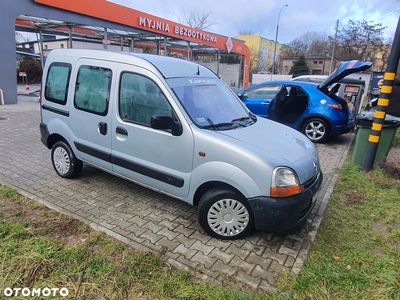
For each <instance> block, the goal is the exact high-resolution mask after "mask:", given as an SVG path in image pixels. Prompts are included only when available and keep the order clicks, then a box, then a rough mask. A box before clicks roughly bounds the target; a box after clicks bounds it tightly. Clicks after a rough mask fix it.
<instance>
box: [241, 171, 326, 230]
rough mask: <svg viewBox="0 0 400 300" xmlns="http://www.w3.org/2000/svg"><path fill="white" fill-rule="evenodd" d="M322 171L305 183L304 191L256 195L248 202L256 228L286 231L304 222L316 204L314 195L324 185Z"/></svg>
mask: <svg viewBox="0 0 400 300" xmlns="http://www.w3.org/2000/svg"><path fill="white" fill-rule="evenodd" d="M322 179H323V174H322V172H321V171H319V172H318V173H317V175H316V176H314V178H313V179H311V180H310V181H309V182H307V183H306V184H305V189H304V191H303V192H302V193H300V194H298V195H295V196H292V197H286V198H272V197H266V196H261V197H254V198H249V199H248V202H249V204H250V207H251V209H252V212H253V216H254V223H255V228H256V229H257V230H265V231H275V232H279V231H284V230H287V229H290V228H293V227H296V226H298V225H300V224H301V223H303V222H304V221H305V220H306V218H307V216H308V215H309V214H310V212H311V211H312V209H313V208H314V206H315V199H314V200H313V197H314V196H315V194H316V193H317V192H318V191H319V189H320V188H321V185H322Z"/></svg>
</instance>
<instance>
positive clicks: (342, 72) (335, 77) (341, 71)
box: [318, 60, 372, 90]
mask: <svg viewBox="0 0 400 300" xmlns="http://www.w3.org/2000/svg"><path fill="white" fill-rule="evenodd" d="M371 66H372V62H368V61H365V62H363V61H358V60H351V61H342V62H341V63H340V65H339V67H338V68H337V69H336V70H334V71H333V72H332V73H331V74H330V75H329V76H328V77H327V78H326V79H325V80H324V81H323V82H322V83H320V84H319V85H318V88H319V89H321V90H325V89H327V88H328V86H330V85H332V84H334V83H336V82H338V81H339V80H340V79H342V78H344V77H346V76H347V75H349V74H352V73H356V72H361V71H365V70H367V69H369V68H370V67H371Z"/></svg>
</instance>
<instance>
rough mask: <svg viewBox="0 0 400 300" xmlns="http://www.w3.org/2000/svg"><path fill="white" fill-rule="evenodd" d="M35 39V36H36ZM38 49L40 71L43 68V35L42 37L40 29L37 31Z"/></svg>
mask: <svg viewBox="0 0 400 300" xmlns="http://www.w3.org/2000/svg"><path fill="white" fill-rule="evenodd" d="M36 38H37V35H36ZM38 40H39V49H40V60H41V64H42V69H43V68H44V55H43V35H42V29H40V30H39V38H38Z"/></svg>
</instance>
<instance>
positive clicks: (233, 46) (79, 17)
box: [0, 0, 250, 104]
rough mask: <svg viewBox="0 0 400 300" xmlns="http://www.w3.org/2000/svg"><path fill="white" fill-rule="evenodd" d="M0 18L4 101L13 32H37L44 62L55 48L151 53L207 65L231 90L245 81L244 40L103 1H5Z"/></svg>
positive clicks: (8, 92) (13, 90) (12, 78)
mask: <svg viewBox="0 0 400 300" xmlns="http://www.w3.org/2000/svg"><path fill="white" fill-rule="evenodd" d="M0 20H1V25H2V29H1V30H0V39H1V46H0V57H1V64H0V90H1V92H2V95H3V97H4V98H3V100H4V103H5V104H15V103H17V101H18V100H17V76H18V74H17V68H16V59H17V57H16V56H17V54H16V48H15V32H16V31H22V32H33V33H36V35H37V37H38V41H37V43H35V45H34V49H35V52H36V53H39V54H40V56H41V61H42V64H43V63H44V62H45V58H46V55H47V54H48V52H49V51H51V50H52V49H55V48H88V47H90V49H98V48H102V49H106V50H110V51H131V52H151V53H155V54H158V55H170V56H177V57H180V58H182V59H187V60H191V61H195V62H198V63H201V64H203V65H206V66H207V67H209V68H210V69H211V70H213V71H214V72H215V73H216V74H218V75H219V76H220V77H221V78H222V79H223V80H224V81H225V82H226V83H227V84H228V85H229V86H231V87H232V89H237V88H240V87H243V86H244V87H246V86H247V85H248V83H249V73H250V71H249V61H250V55H249V49H248V47H247V46H246V45H245V44H244V41H241V40H237V39H234V38H231V37H227V36H222V35H219V34H215V33H211V32H207V31H204V30H199V29H196V28H191V27H188V26H185V25H183V24H179V23H176V22H172V21H169V20H166V19H162V18H159V17H156V16H153V15H150V14H147V13H144V12H141V11H138V10H134V9H131V8H128V7H125V6H121V5H118V4H115V3H112V2H109V1H106V0H91V1H80V0H69V1H65V0H5V1H2V2H1V3H0ZM48 35H53V36H57V37H60V36H61V37H62V38H61V39H62V40H63V43H62V44H60V43H59V45H58V46H57V47H56V46H54V44H50V43H49V41H46V40H44V39H43V37H44V36H48ZM53 42H54V41H53ZM58 42H59V41H58ZM89 44H90V46H89ZM61 45H62V46H61Z"/></svg>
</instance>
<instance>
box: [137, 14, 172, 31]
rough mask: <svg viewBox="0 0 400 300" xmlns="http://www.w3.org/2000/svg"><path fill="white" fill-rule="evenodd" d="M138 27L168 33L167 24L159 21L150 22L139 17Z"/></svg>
mask: <svg viewBox="0 0 400 300" xmlns="http://www.w3.org/2000/svg"><path fill="white" fill-rule="evenodd" d="M139 25H140V26H143V27H147V28H151V29H156V30H160V31H164V32H170V31H171V30H170V28H169V24H168V23H164V22H161V21H156V20H152V19H149V18H144V17H140V19H139Z"/></svg>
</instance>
